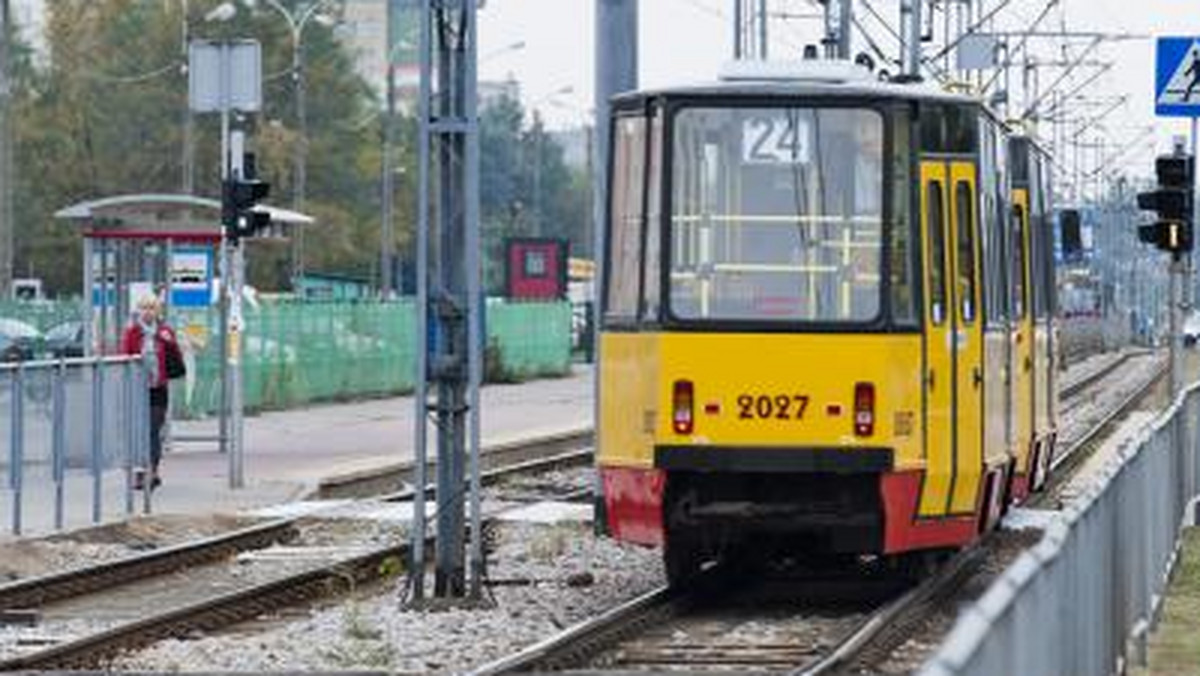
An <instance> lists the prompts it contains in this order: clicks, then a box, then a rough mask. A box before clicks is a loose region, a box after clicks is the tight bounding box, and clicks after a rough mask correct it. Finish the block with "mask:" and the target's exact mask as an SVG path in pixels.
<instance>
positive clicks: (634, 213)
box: [605, 117, 646, 321]
mask: <svg viewBox="0 0 1200 676" xmlns="http://www.w3.org/2000/svg"><path fill="white" fill-rule="evenodd" d="M613 135H614V138H613V174H612V198H611V199H612V203H611V209H612V217H611V220H612V222H611V224H610V235H609V253H608V255H609V267H608V275H607V276H606V282H607V287H608V293H607V295H606V301H607V302H606V304H605V315H606V318H608V319H612V320H618V321H620V320H627V321H628V320H633V319H635V318H636V317H637V307H638V282H639V275H638V267H639V265H640V264H641V244H642V241H641V238H642V221H643V213H642V210H643V208H644V200H643V197H644V194H645V193H644V192H643V191H644V190H645V184H646V181H645V178H646V176H645V173H646V172H645V164H646V120H645V118H642V117H621V118H618V119H617V123H616V126H615V128H614V130H613Z"/></svg>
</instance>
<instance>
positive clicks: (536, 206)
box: [530, 85, 575, 237]
mask: <svg viewBox="0 0 1200 676" xmlns="http://www.w3.org/2000/svg"><path fill="white" fill-rule="evenodd" d="M574 92H575V87H574V86H572V85H567V86H565V87H559V88H558V89H556V90H554V91H552V92H550V93H549V94H547V95H545V96H543V97H541V98H539V99H536V100H534V102H533V105H531V106H530V108H532V110H533V119H534V126H533V133H534V137H533V152H534V154H535V155H536V157H534V160H533V236H534V237H541V236H542V207H543V204H542V159H543V158H542V156H543V155H544V154H545V152H544V147H545V143H546V141H545V139H546V132H545V130H544V129H543V128H542V127H543V125H544V123H543V122H542V119H541V116H540V115H538V106H540V105H541V104H543V103H548V102H550V101H552V100H554V99H555V98H557V97H559V96H566V95H567V94H573V93H574Z"/></svg>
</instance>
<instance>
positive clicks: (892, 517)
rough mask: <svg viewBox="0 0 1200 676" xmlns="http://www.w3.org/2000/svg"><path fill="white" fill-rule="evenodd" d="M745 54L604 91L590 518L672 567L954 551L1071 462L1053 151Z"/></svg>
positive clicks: (851, 81)
mask: <svg viewBox="0 0 1200 676" xmlns="http://www.w3.org/2000/svg"><path fill="white" fill-rule="evenodd" d="M766 65H769V64H766ZM766 65H763V64H760V66H759V67H760V68H765V66H766ZM753 68H754V66H746V67H745V69H743V72H741V73H740V74H735V75H734V76H732V77H727V78H725V79H723V80H721V81H719V82H717V83H715V84H712V85H704V86H694V87H687V88H673V89H666V90H661V91H649V92H637V93H631V94H626V95H622V96H619V97H617V98H616V99H615V100H614V102H613V113H612V119H611V127H610V145H609V149H610V166H609V175H608V181H607V186H608V189H607V200H606V204H607V207H606V208H607V214H606V228H607V229H606V234H605V252H606V253H605V258H606V267H605V274H604V276H603V279H604V285H603V291H602V296H603V301H602V302H603V308H602V319H601V321H602V324H601V339H600V351H599V366H598V368H599V376H598V377H599V381H600V384H599V399H598V409H599V410H598V421H599V426H598V429H597V433H598V439H597V444H598V445H597V449H598V450H597V465H598V484H599V487H600V493H599V494H598V495H597V498H596V507H597V521H598V526H599V528H600V529H601V530H602V531H603V532H607V533H608V534H611V535H612V536H614V537H616V538H618V539H621V540H625V541H631V542H636V543H641V544H646V545H654V546H662V547H663V548H664V554H665V555H664V559H665V562H666V568H667V573H668V577H669V579H671V580H672V581H680V580H682V579H686V578H687V577H688V576H690V575H692V574H694V573H695V572H696V571H698V570H699V569H700V567H701V565H702V564H703V563H704V562H706V561H709V560H715V559H719V558H721V557H724V556H726V555H729V554H745V553H747V552H752V553H753V555H760V554H761V555H764V556H765V555H768V554H772V553H787V552H790V553H791V554H798V555H819V556H823V555H826V554H875V555H885V556H890V555H901V554H906V553H910V552H922V551H929V550H942V549H951V548H956V547H961V546H963V545H965V544H967V543H969V542H971V541H972V540H974V539H975V538H977V537H978V536H979V534H980V533H981V532H982V531H984V530H986V529H987V528H989V527H991V526H992V525H993V524H994V523H995V521H996V520H997V519H998V517H999V515H1000V513H1001V511H1002V509H1003V507H1004V505H1005V504H1007V503H1008V501H1009V500H1011V499H1015V498H1019V497H1021V496H1023V495H1024V494H1026V493H1028V492H1029V491H1030V490H1033V489H1036V488H1037V487H1038V486H1039V485H1040V484H1041V483H1042V482H1043V481H1044V478H1045V474H1046V467H1047V466H1048V463H1049V457H1050V455H1051V453H1052V447H1053V438H1054V419H1055V403H1054V400H1053V399H1054V398H1053V397H1052V396H1050V395H1049V393H1051V392H1053V391H1054V390H1053V382H1052V378H1053V368H1052V361H1053V358H1052V354H1053V349H1052V345H1051V342H1052V335H1053V332H1052V330H1051V326H1050V324H1051V320H1050V316H1051V310H1050V305H1051V303H1052V300H1051V297H1052V295H1053V294H1052V291H1053V288H1052V287H1053V269H1052V262H1051V261H1052V259H1051V255H1050V253H1049V249H1050V247H1049V241H1050V240H1049V239H1048V238H1049V230H1048V227H1049V226H1048V224H1049V223H1050V220H1051V219H1049V218H1048V217H1047V216H1046V215H1047V214H1048V213H1049V204H1048V201H1049V199H1050V197H1049V193H1050V191H1049V189H1048V180H1049V176H1048V175H1049V172H1048V171H1047V170H1046V166H1045V162H1044V157H1043V155H1042V154H1041V153H1040V151H1038V149H1037V146H1036V144H1033V143H1032V142H1031V141H1030V140H1029V139H1026V138H1020V137H1015V136H1013V135H1010V134H1007V133H1006V132H1005V131H1004V130H1003V128H1002V126H1001V125H1000V124H998V123H997V122H996V121H995V119H994V118H993V117H992V116H991V115H990V114H989V113H988V112H987V111H986V110H985V109H984V108H983V107H982V106H981V105H980V104H979V103H978V102H977V101H975V100H974V99H972V98H969V97H965V96H959V95H953V94H948V93H943V92H939V91H936V90H933V89H932V88H929V87H926V86H921V85H912V84H908V85H901V84H890V83H881V82H876V81H875V80H873V79H872V78H870V77H869V74H866V73H865V71H862V72H855V71H854V70H853V68H852V67H849V66H845V65H843V64H815V65H812V66H805V67H804V68H808V69H810V70H809V71H807V72H806V73H798V74H788V75H786V76H781V75H780V74H779V72H777V71H776V72H773V73H768V74H767V75H763V74H761V73H753V72H747V70H746V69H753ZM814 73H815V74H814ZM1009 372H1011V373H1013V374H1015V375H1014V376H1013V377H1006V376H1005V374H1007V373H1009Z"/></svg>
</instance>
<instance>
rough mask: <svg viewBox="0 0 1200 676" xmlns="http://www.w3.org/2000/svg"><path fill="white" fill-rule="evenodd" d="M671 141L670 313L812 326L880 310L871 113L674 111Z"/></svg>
mask: <svg viewBox="0 0 1200 676" xmlns="http://www.w3.org/2000/svg"><path fill="white" fill-rule="evenodd" d="M673 143H674V146H673V157H672V167H673V168H672V170H671V172H672V182H673V184H672V202H671V237H670V241H671V254H670V255H671V261H670V265H671V272H670V283H671V292H670V309H671V313H672V315H673V316H675V317H677V318H679V319H682V320H691V321H754V322H762V321H778V322H791V323H797V322H801V323H814V324H816V323H843V324H844V323H865V322H870V321H873V320H875V319H876V318H877V317H878V316H879V313H880V298H881V295H882V294H881V289H880V279H881V270H880V266H881V261H882V259H883V256H882V232H881V230H882V222H883V217H882V211H883V185H884V183H883V167H884V160H883V157H884V155H883V117H882V115H881V114H880V113H878V112H876V111H874V110H867V109H854V108H784V107H772V108H767V107H762V108H716V107H713V108H685V109H683V110H681V111H679V113H678V115H677V116H676V118H675V123H674V139H673Z"/></svg>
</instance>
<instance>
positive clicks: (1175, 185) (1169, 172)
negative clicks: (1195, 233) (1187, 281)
mask: <svg viewBox="0 0 1200 676" xmlns="http://www.w3.org/2000/svg"><path fill="white" fill-rule="evenodd" d="M1154 173H1155V174H1156V175H1157V176H1158V188H1157V189H1156V190H1152V191H1150V192H1143V193H1138V196H1137V205H1138V208H1139V209H1142V210H1145V211H1154V212H1157V214H1158V220H1157V221H1155V222H1154V223H1150V224H1148V225H1141V226H1138V239H1139V240H1141V241H1142V242H1145V243H1146V244H1153V245H1154V246H1155V247H1157V248H1159V249H1161V250H1163V251H1168V252H1170V253H1172V254H1175V255H1179V254H1183V253H1187V252H1189V251H1191V250H1192V239H1193V238H1192V227H1193V223H1192V191H1193V190H1194V186H1195V164H1194V159H1193V158H1192V157H1190V156H1186V155H1163V156H1160V157H1159V158H1158V159H1157V160H1156V161H1155V163H1154Z"/></svg>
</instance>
